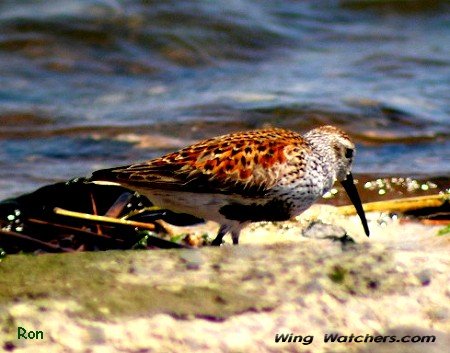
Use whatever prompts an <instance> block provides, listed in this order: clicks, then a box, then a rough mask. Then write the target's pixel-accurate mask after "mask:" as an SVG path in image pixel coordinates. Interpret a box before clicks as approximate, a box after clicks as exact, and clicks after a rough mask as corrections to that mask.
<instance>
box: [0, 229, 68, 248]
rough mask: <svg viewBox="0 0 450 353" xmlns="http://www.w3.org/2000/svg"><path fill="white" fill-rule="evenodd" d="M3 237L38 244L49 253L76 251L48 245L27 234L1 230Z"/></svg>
mask: <svg viewBox="0 0 450 353" xmlns="http://www.w3.org/2000/svg"><path fill="white" fill-rule="evenodd" d="M3 236H4V237H8V238H12V239H16V240H20V241H25V242H28V243H34V244H38V245H39V247H40V248H41V249H43V250H47V251H52V252H74V251H75V250H73V249H71V248H63V247H61V246H59V245H53V244H50V243H47V242H45V241H42V240H38V239H35V238H32V237H30V236H28V235H25V234H20V233H16V232H11V231H6V230H0V237H3Z"/></svg>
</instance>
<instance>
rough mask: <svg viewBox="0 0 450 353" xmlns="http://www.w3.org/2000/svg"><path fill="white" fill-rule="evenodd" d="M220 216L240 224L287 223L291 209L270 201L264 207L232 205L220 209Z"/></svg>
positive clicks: (277, 201) (255, 204)
mask: <svg viewBox="0 0 450 353" xmlns="http://www.w3.org/2000/svg"><path fill="white" fill-rule="evenodd" d="M219 212H220V214H222V215H223V216H225V217H226V218H227V219H230V220H235V221H239V222H261V221H273V222H274V221H287V220H288V219H290V218H291V215H290V212H289V208H288V207H286V204H285V203H284V202H282V201H280V200H273V201H269V202H268V203H266V204H264V205H260V204H257V203H252V204H250V205H243V204H240V203H237V202H236V203H231V204H229V205H225V206H223V207H221V208H220V210H219Z"/></svg>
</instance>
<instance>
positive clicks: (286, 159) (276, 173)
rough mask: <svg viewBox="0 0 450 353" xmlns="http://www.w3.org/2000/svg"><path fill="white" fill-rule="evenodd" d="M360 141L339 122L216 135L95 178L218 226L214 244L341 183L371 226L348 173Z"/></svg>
mask: <svg viewBox="0 0 450 353" xmlns="http://www.w3.org/2000/svg"><path fill="white" fill-rule="evenodd" d="M354 152H355V145H354V144H353V142H352V141H351V140H350V138H349V137H348V135H347V134H346V133H345V132H343V131H342V130H340V129H338V128H336V127H334V126H329V125H327V126H321V127H318V128H316V129H313V130H311V131H309V132H307V133H306V134H304V135H303V136H301V135H300V134H298V133H296V132H293V131H289V130H284V129H279V128H269V129H259V130H251V131H244V132H237V133H232V134H228V135H223V136H218V137H214V138H211V139H207V140H204V141H201V142H198V143H195V144H193V145H191V146H189V147H186V148H183V149H181V150H180V151H178V152H174V153H169V154H166V155H164V156H162V157H160V158H156V159H152V160H149V161H146V162H143V163H138V164H132V165H128V166H123V167H116V168H112V169H104V170H99V171H96V172H94V173H93V174H92V177H91V181H94V182H96V183H99V184H101V183H107V184H111V183H113V184H118V185H121V186H123V187H125V188H128V189H131V190H133V191H137V192H139V193H141V194H142V195H144V196H146V197H147V198H149V199H150V201H152V202H153V204H155V205H156V206H159V207H161V208H165V209H169V210H171V211H174V212H180V213H188V214H191V215H193V216H196V217H199V218H203V219H206V220H212V221H215V222H217V223H219V224H220V229H219V232H218V234H217V236H216V238H215V239H214V240H213V242H212V245H220V244H221V243H222V238H223V237H224V236H225V235H226V234H227V233H231V237H232V240H233V244H238V242H239V234H240V232H241V229H242V228H243V227H245V226H246V225H247V224H249V223H250V222H258V221H285V220H289V219H291V218H292V217H294V216H297V215H299V214H300V213H302V212H303V211H305V210H306V209H307V208H309V207H310V206H311V205H312V204H313V203H314V202H315V201H316V200H317V199H318V198H320V197H321V196H322V195H323V194H325V193H326V192H327V191H329V190H330V189H331V187H332V186H333V184H334V182H335V181H336V180H338V181H340V182H341V184H342V185H343V187H344V189H345V190H346V192H347V194H348V196H349V198H350V200H351V201H352V203H353V205H354V206H355V208H356V211H357V213H358V215H359V217H360V219H361V223H362V225H363V227H364V231H365V233H366V235H367V236H369V228H368V225H367V221H366V217H365V214H364V211H363V208H362V205H361V200H360V198H359V195H358V192H357V190H356V187H355V185H354V182H353V176H352V174H351V167H352V161H353V158H354Z"/></svg>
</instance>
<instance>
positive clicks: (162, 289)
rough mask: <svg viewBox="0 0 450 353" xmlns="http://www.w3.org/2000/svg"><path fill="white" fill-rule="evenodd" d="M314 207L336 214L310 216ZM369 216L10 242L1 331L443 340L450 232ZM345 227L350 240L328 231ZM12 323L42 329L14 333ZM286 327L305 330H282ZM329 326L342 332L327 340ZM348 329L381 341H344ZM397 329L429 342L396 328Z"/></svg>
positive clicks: (252, 348)
mask: <svg viewBox="0 0 450 353" xmlns="http://www.w3.org/2000/svg"><path fill="white" fill-rule="evenodd" d="M314 217H318V218H319V219H320V220H321V221H322V222H323V223H325V224H327V223H332V224H333V225H332V226H327V225H323V224H322V223H317V224H315V225H313V226H311V224H310V219H311V218H314ZM368 218H369V222H370V228H371V231H372V234H371V237H370V238H366V237H365V235H364V234H363V232H362V228H361V225H360V223H359V220H358V219H357V218H356V217H350V218H348V217H342V216H338V215H337V214H336V213H335V212H334V208H333V207H331V206H316V207H314V208H312V209H311V210H310V211H309V212H308V213H306V214H303V215H302V217H301V218H300V219H298V220H296V221H291V222H283V223H278V224H272V223H261V224H255V225H253V226H251V227H249V228H247V229H246V230H245V231H244V232H243V234H242V237H241V245H239V246H237V247H233V246H230V245H225V246H222V247H221V248H209V247H208V248H206V247H205V248H201V249H196V250H181V251H180V250H157V251H122V252H120V251H110V252H97V253H78V254H61V255H43V256H30V255H14V256H8V257H7V258H6V259H4V260H3V262H2V263H1V264H0V287H1V288H2V290H1V294H0V313H1V328H2V329H1V330H0V344H1V345H2V347H3V349H5V350H14V352H123V351H126V352H279V351H281V352H406V351H407V352H424V351H427V352H428V353H430V352H446V351H447V349H448V347H449V346H450V300H449V299H450V258H449V256H448V255H449V253H450V237H449V236H437V232H438V230H439V227H432V226H424V225H421V224H419V223H416V222H404V221H399V220H392V219H391V218H389V217H387V216H386V215H382V214H375V213H371V214H369V215H368ZM308 226H309V230H308V231H305V229H306V228H305V227H308ZM215 227H216V226H215V225H213V224H207V225H206V226H204V227H200V228H196V231H197V232H198V233H202V232H205V231H208V232H211V233H212V234H213V233H214V230H215ZM311 229H312V230H311ZM345 233H347V234H348V235H349V236H350V237H351V238H353V239H354V240H355V243H352V242H349V241H339V240H336V239H338V238H339V237H342V236H343V235H344V234H345ZM304 234H305V235H308V236H309V237H305V236H304ZM329 236H331V238H335V239H334V240H333V239H331V238H330V237H329ZM227 240H228V239H227ZM228 241H229V240H228ZM19 328H23V329H25V330H27V332H28V334H29V333H30V332H34V333H36V332H37V331H42V334H43V339H37V338H34V339H24V338H23V337H21V338H20V339H19V338H18V329H19ZM21 332H22V331H21ZM291 333H292V334H293V336H301V338H300V337H297V341H298V340H300V339H301V340H302V342H295V343H294V342H285V343H282V342H278V343H277V342H276V337H278V338H280V337H281V336H280V335H281V334H284V335H286V336H285V337H288V335H289V334H291ZM333 333H334V334H339V335H341V338H339V339H340V340H341V341H344V340H347V342H334V343H331V342H324V337H329V335H330V334H333ZM351 334H353V335H354V336H362V337H363V338H362V339H366V340H370V339H371V338H370V337H372V339H375V338H376V337H378V336H383V337H382V338H378V340H384V341H385V342H384V343H383V342H378V343H376V342H373V343H367V342H366V343H364V342H348V340H350V338H349V337H347V338H345V337H344V336H350V335H351ZM277 335H278V336H277ZM293 336H292V337H293ZM385 336H389V337H387V338H384V337H385ZM392 336H395V338H394V339H393V340H395V342H389V340H391V337H392ZM403 336H411V337H413V336H414V337H418V338H414V339H421V338H422V339H431V338H432V337H435V342H428V343H402V342H397V341H396V340H400V339H401V338H402V337H403ZM428 336H429V337H428ZM311 337H312V338H311ZM342 337H344V338H342ZM423 337H425V338H423ZM427 337H428V338H427ZM352 340H353V339H352ZM308 342H309V343H308Z"/></svg>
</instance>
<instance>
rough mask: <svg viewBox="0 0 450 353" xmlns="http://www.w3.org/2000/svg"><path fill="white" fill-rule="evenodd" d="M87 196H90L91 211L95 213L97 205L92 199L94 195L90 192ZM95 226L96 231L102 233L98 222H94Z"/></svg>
mask: <svg viewBox="0 0 450 353" xmlns="http://www.w3.org/2000/svg"><path fill="white" fill-rule="evenodd" d="M89 196H90V198H91V204H92V213H93V214H95V215H96V214H97V205H96V203H95V200H94V195H92V192H90V193H89ZM95 227H96V228H97V233H98V234H102V227H101V226H100V225H99V224H96V225H95Z"/></svg>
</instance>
